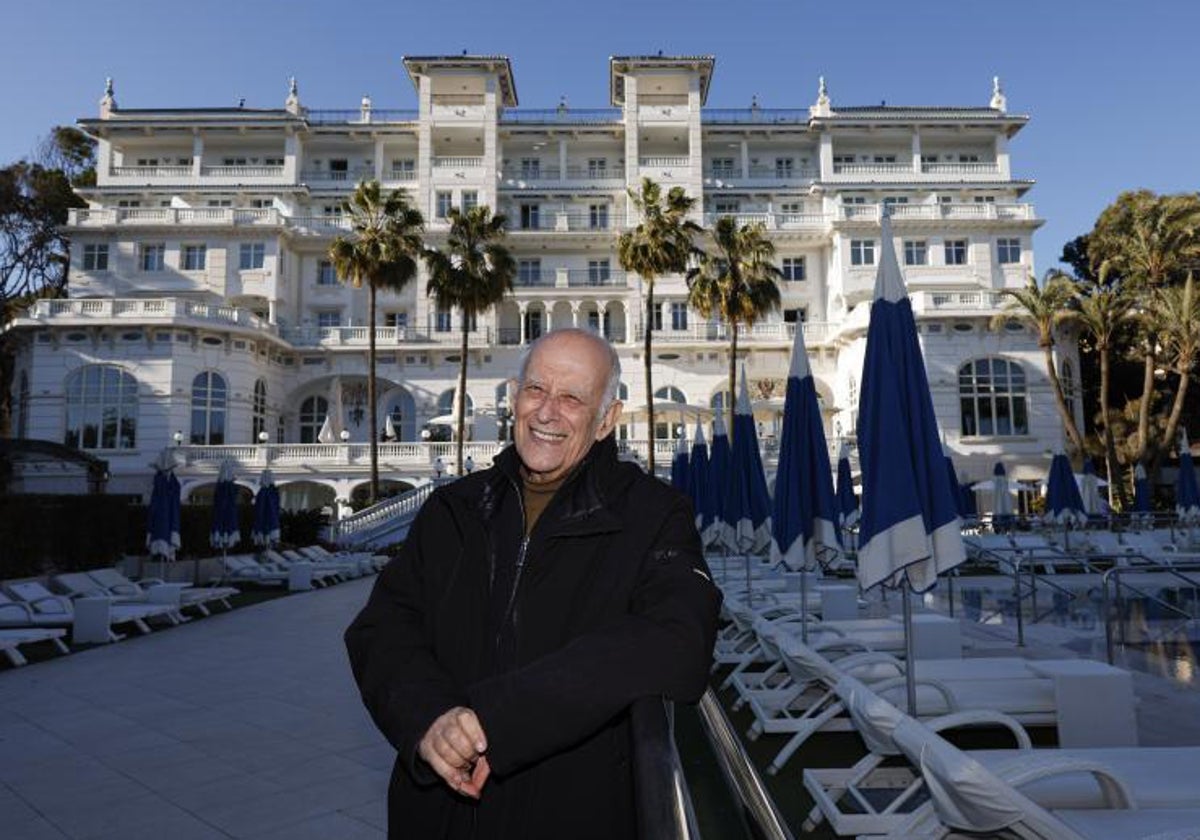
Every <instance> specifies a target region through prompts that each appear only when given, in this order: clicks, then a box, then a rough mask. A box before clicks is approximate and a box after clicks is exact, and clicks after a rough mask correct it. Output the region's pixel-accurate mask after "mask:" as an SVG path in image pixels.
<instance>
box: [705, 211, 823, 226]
mask: <svg viewBox="0 0 1200 840" xmlns="http://www.w3.org/2000/svg"><path fill="white" fill-rule="evenodd" d="M722 216H732V217H733V218H734V219H735V220H736V221H737V224H738V225H739V226H741V225H752V224H762V225H765V226H766V228H767V230H796V229H800V228H822V227H824V226H825V225H826V224H828V223H829V221H830V219H831V217H830V216H827V215H826V214H824V213H765V212H755V213H716V212H710V213H705V214H704V224H705V225H706V226H707V227H712V226H713V225H714V224H716V222H717V219H719V218H721V217H722Z"/></svg>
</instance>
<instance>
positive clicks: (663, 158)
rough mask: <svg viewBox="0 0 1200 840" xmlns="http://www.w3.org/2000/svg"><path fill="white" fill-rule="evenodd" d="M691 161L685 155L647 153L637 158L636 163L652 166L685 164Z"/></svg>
mask: <svg viewBox="0 0 1200 840" xmlns="http://www.w3.org/2000/svg"><path fill="white" fill-rule="evenodd" d="M690 163H691V158H689V157H688V156H687V155H647V156H645V157H641V158H638V165H639V166H641V167H643V168H646V167H654V166H687V165H689V164H690Z"/></svg>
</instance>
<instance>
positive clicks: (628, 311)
mask: <svg viewBox="0 0 1200 840" xmlns="http://www.w3.org/2000/svg"><path fill="white" fill-rule="evenodd" d="M635 301H636V299H635ZM639 311H640V307H639ZM636 340H637V337H636V336H635V335H634V330H633V307H632V306H630V305H629V298H626V299H625V343H626V344H633V343H634V342H635V341H636Z"/></svg>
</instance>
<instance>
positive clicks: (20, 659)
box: [0, 627, 71, 668]
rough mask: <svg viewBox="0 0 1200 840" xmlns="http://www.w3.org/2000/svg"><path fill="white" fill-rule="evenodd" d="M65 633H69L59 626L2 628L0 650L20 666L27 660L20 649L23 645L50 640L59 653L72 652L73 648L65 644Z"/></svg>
mask: <svg viewBox="0 0 1200 840" xmlns="http://www.w3.org/2000/svg"><path fill="white" fill-rule="evenodd" d="M65 635H67V631H66V630H63V629H62V628H58V627H24V628H10V629H6V630H0V651H3V653H4V655H5V656H6V657H7V658H8V661H9V662H11V663H12V664H13V667H14V668H19V667H21V666H22V665H24V664H25V663H26V661H27V660H26V659H25V656H24V655H23V654H22V653H21V651H20V647H21V645H31V644H34V643H36V642H45V641H50V642H53V643H54V646H55V647H56V648H58V652H59V653H70V652H71V649H70V648H68V647H67V646H66V645H65V644H63V640H62V639H63V636H65Z"/></svg>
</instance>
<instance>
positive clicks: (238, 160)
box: [221, 157, 246, 166]
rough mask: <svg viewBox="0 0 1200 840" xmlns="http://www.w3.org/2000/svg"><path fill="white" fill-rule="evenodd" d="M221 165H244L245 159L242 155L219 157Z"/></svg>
mask: <svg viewBox="0 0 1200 840" xmlns="http://www.w3.org/2000/svg"><path fill="white" fill-rule="evenodd" d="M221 165H222V166H245V165H246V159H245V158H244V157H227V158H222V159H221Z"/></svg>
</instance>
